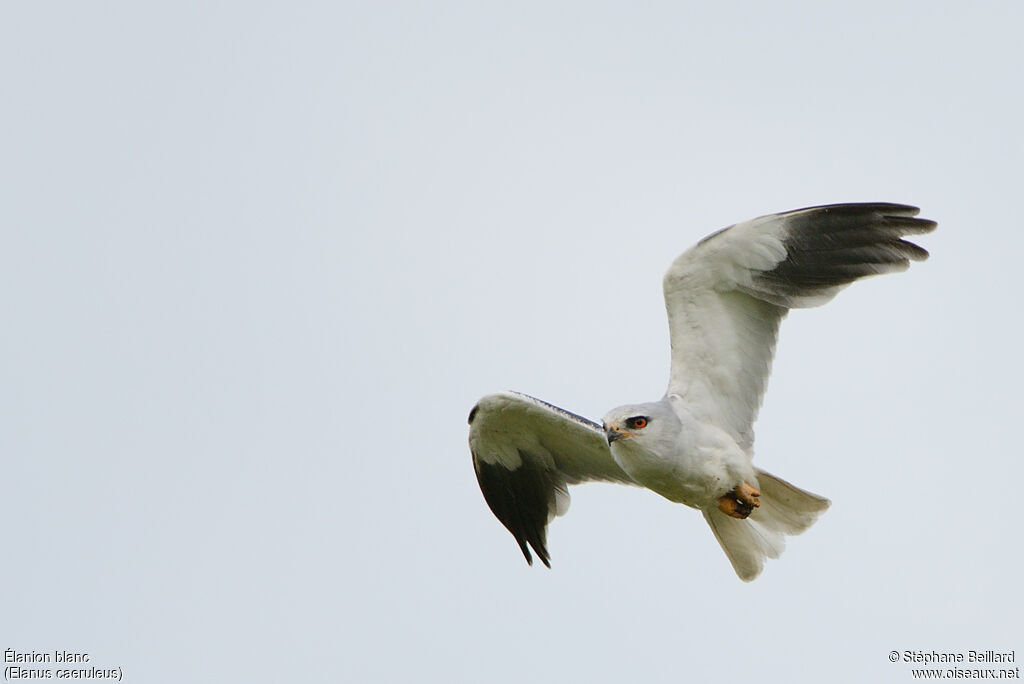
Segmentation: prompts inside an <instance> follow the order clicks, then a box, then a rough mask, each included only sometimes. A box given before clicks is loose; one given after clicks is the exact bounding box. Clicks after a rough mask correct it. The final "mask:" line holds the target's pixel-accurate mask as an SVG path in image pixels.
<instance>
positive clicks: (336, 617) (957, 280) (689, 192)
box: [0, 1, 1024, 682]
mask: <svg viewBox="0 0 1024 684" xmlns="http://www.w3.org/2000/svg"><path fill="white" fill-rule="evenodd" d="M1022 21H1024V9H1022V5H1021V4H1020V3H1018V2H993V3H984V4H977V3H975V4H968V3H911V2H891V1H889V2H869V3H857V4H854V5H849V6H847V7H839V6H837V5H836V4H835V3H811V2H807V3H767V4H766V3H753V2H751V3H739V4H735V5H726V4H718V5H712V4H710V3H700V4H699V5H698V4H695V3H668V2H664V3H646V4H644V5H642V6H639V5H638V4H636V3H615V4H613V3H603V2H602V3H590V2H562V3H547V2H545V3H392V2H358V3H357V2H341V3H337V2H332V3H300V4H295V3H277V4H271V3H264V2H256V3H240V2H213V3H182V2H175V3H132V2H105V3H70V2H57V3H8V4H6V5H5V6H4V7H3V9H2V10H0V76H2V82H3V84H4V88H3V90H4V93H5V97H4V106H3V107H2V108H0V124H2V130H3V133H2V135H0V141H2V142H0V145H2V148H0V231H2V235H0V291H2V292H3V295H2V297H0V316H2V320H3V321H4V332H3V334H2V335H0V450H2V464H3V470H2V478H0V481H2V482H3V493H2V496H0V518H2V519H3V520H4V521H5V522H4V527H3V556H2V558H3V560H2V562H0V592H2V593H0V647H2V648H5V649H6V648H14V649H16V650H18V651H22V652H27V651H32V650H35V651H37V652H45V651H49V652H52V651H54V650H69V651H82V652H89V653H90V654H92V657H93V661H92V662H93V664H95V665H96V666H98V667H110V666H114V667H116V666H120V667H122V668H123V670H124V681H126V682H183V681H190V682H225V681H240V682H241V681H245V682H270V681H309V682H337V681H351V682H398V681H423V682H427V681H445V682H448V681H464V682H475V681H490V682H512V681H523V680H525V679H528V680H530V681H537V682H556V681H557V682H564V681H593V682H615V681H624V680H626V679H627V678H629V679H630V680H632V681H646V682H682V681H706V680H709V679H710V678H711V677H714V676H717V677H729V678H745V677H753V678H755V679H756V680H758V681H765V682H770V681H787V682H819V681H823V680H828V681H835V682H861V681H881V682H890V681H891V682H909V681H912V679H911V674H910V665H907V664H904V663H897V664H892V663H890V662H889V661H888V658H887V654H888V653H889V652H890V651H892V650H897V651H900V652H902V651H904V650H925V651H931V650H937V651H959V652H966V651H967V650H969V649H974V650H987V649H993V650H1010V649H1016V650H1017V653H1018V654H1019V655H1020V656H1021V657H1022V658H1024V639H1022V637H1021V631H1020V620H1019V615H1020V614H1021V611H1022V609H1024V601H1022V596H1021V590H1020V588H1019V587H1020V583H1019V574H1020V566H1021V563H1022V554H1021V532H1020V528H1019V523H1018V512H1017V508H1018V506H1017V505H1016V498H1017V496H1018V489H1019V488H1020V483H1021V481H1022V479H1024V465H1022V461H1021V452H1020V447H1019V446H1018V441H1019V436H1018V435H1019V422H1020V413H1021V408H1022V402H1021V400H1020V395H1019V387H1020V386H1021V382H1022V380H1024V378H1022V375H1024V373H1022V365H1021V361H1020V353H1019V347H1020V344H1021V342H1020V340H1021V336H1022V335H1021V326H1020V321H1019V318H1020V311H1021V303H1020V298H1019V294H1020V286H1019V284H1018V280H1019V278H1018V272H1019V266H1018V261H1019V255H1020V253H1021V250H1022V248H1024V226H1022V225H1021V219H1020V217H1019V211H1018V208H1017V203H1018V200H1019V198H1020V194H1021V190H1022V186H1024V183H1022V169H1024V131H1022V126H1021V121H1024V95H1022V88H1021V85H1020V83H1021V80H1020V74H1019V70H1020V64H1021V58H1022V50H1021V48H1020V42H1019V28H1020V26H1021V25H1022ZM846 201H890V202H903V203H909V204H915V205H918V206H920V207H921V208H922V215H923V216H925V217H927V218H930V219H934V220H937V221H938V222H939V230H938V231H937V232H936V233H934V234H932V235H929V236H924V237H923V238H922V239H921V240H920V242H921V244H922V245H924V246H925V247H926V248H928V249H929V250H930V251H931V252H932V258H931V260H929V261H928V262H925V263H923V264H916V265H915V266H914V267H913V268H912V269H911V270H910V272H908V273H905V274H899V275H894V276H886V277H884V278H878V279H874V280H871V281H869V282H865V283H860V284H858V285H856V286H854V287H853V288H851V289H850V290H849V291H848V292H845V293H843V294H842V295H840V296H839V297H838V298H837V299H836V300H835V301H834V302H832V303H831V304H829V305H828V306H827V307H824V308H822V309H817V310H812V311H800V312H796V313H794V314H792V315H791V316H790V318H789V319H788V320H787V322H786V323H785V324H784V326H783V329H782V335H781V340H780V344H779V353H778V356H777V359H776V363H775V368H774V374H773V378H772V381H771V383H770V385H769V389H768V394H767V396H766V401H765V406H764V409H763V411H762V413H761V417H760V420H759V422H758V424H757V426H756V427H757V437H758V441H757V461H756V462H757V463H758V465H760V466H761V467H764V468H765V469H767V470H769V471H771V472H774V473H777V474H778V475H780V476H782V477H785V478H787V479H790V480H792V481H793V482H794V483H796V484H798V485H801V486H804V487H806V488H808V489H811V490H812V491H815V492H820V493H821V494H823V495H826V496H829V497H830V498H831V499H832V501H833V507H832V509H831V510H830V511H829V512H828V513H827V514H826V515H825V516H824V517H823V518H822V520H821V521H820V522H819V523H818V524H817V525H816V526H815V527H814V528H813V529H812V530H811V531H809V532H808V533H807V534H805V535H803V536H801V537H798V538H795V539H793V540H791V542H790V544H789V549H788V550H787V551H786V553H785V554H784V555H783V557H782V558H781V559H780V560H778V561H774V562H771V563H769V565H768V567H767V568H766V570H765V573H764V574H763V575H762V577H761V578H760V579H758V580H757V581H756V582H754V583H752V584H750V585H746V584H743V583H741V582H740V581H739V580H737V579H736V577H735V575H734V574H733V572H732V570H731V568H730V567H729V564H728V562H727V560H726V559H725V557H724V555H723V554H722V553H721V551H720V550H719V549H718V547H717V544H716V543H715V541H714V539H713V537H712V536H711V534H710V533H709V532H708V530H707V529H706V527H705V524H704V522H703V520H702V519H701V518H700V516H699V515H697V514H696V513H695V512H694V511H691V510H689V509H686V508H684V507H681V506H677V505H673V504H670V503H669V502H667V501H665V500H662V499H660V498H659V497H658V496H657V495H655V494H653V493H651V492H648V491H644V490H640V489H634V488H627V487H617V486H609V485H596V484H591V485H584V486H581V487H577V488H575V489H573V491H572V495H573V503H572V508H571V510H570V512H569V514H568V515H567V516H566V517H564V518H560V519H558V520H556V521H555V522H554V523H553V525H552V526H551V529H550V533H549V548H550V550H551V553H552V563H553V566H554V567H553V569H552V570H550V571H549V570H547V569H544V568H542V567H534V568H529V567H527V566H526V564H525V563H524V562H523V559H522V557H521V555H520V553H519V550H518V548H517V547H516V545H515V542H514V540H513V539H512V537H511V536H510V535H509V534H508V533H507V532H506V531H505V530H504V528H502V527H501V525H500V523H498V521H497V520H496V519H495V518H494V517H493V516H492V515H491V513H490V511H489V510H488V509H487V506H486V504H485V503H484V501H483V497H482V496H481V495H480V492H479V490H478V488H477V484H476V481H475V479H474V475H473V469H472V466H471V464H470V456H469V451H468V448H467V445H466V435H467V426H466V415H467V414H468V412H469V409H470V408H471V407H472V405H473V403H474V402H475V401H476V400H477V399H478V398H479V397H480V396H482V395H483V394H486V393H489V392H492V391H496V390H502V389H516V390H520V391H524V392H527V393H530V394H533V395H535V396H538V397H541V398H543V399H546V400H548V401H551V402H552V403H555V404H557V405H560V406H563V407H565V408H567V409H569V410H572V411H575V412H577V413H580V414H583V415H587V416H590V417H593V418H599V417H600V416H601V415H603V414H604V412H605V411H606V410H608V409H609V408H611V407H613V406H616V405H618V404H622V403H625V402H631V401H644V400H652V399H657V398H658V397H659V396H661V393H662V392H663V391H664V387H665V383H666V381H667V373H668V335H667V325H666V322H665V315H664V309H663V303H662V300H661V293H660V282H661V276H662V274H663V272H664V270H665V269H666V268H667V267H668V265H669V263H670V262H671V261H672V259H674V258H675V257H676V256H677V255H678V254H679V253H680V252H682V251H683V250H684V249H686V248H687V247H689V246H690V245H691V244H692V243H693V242H695V241H696V240H698V239H699V238H701V237H703V236H704V235H706V234H707V233H709V232H711V231H713V230H716V229H718V228H721V227H723V226H725V225H728V224H730V223H734V222H737V221H740V220H744V219H747V218H751V217H754V216H757V215H760V214H765V213H771V212H775V211H782V210H787V209H793V208H797V207H801V206H806V205H811V204H822V203H828V202H846ZM1018 664H1019V663H1018Z"/></svg>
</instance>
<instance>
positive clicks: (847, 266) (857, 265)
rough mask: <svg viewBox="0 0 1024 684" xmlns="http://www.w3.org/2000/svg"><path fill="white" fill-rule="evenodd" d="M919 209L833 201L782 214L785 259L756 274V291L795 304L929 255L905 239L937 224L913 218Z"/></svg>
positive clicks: (901, 267) (898, 269)
mask: <svg viewBox="0 0 1024 684" xmlns="http://www.w3.org/2000/svg"><path fill="white" fill-rule="evenodd" d="M918 211H919V210H918V209H917V207H911V206H906V205H902V204H835V205H830V206H823V207H811V208H810V209H801V210H798V211H796V212H790V213H789V215H784V217H783V218H784V220H785V221H786V233H787V235H786V238H785V246H786V258H785V259H784V260H783V261H782V262H780V263H779V264H778V265H777V266H776V267H775V268H773V269H772V270H770V271H765V272H763V273H761V274H759V275H757V276H756V277H755V279H754V283H755V288H756V290H757V294H758V295H761V297H762V298H765V299H768V300H769V301H772V302H773V303H776V304H782V305H783V306H792V305H793V304H794V303H795V301H794V300H798V299H800V298H806V297H810V298H813V297H815V296H817V295H820V294H824V293H826V292H828V291H829V290H833V289H834V288H841V287H843V286H844V285H848V284H850V283H852V282H853V281H855V280H857V279H859V278H863V277H865V276H870V275H876V274H879V273H888V272H890V271H900V270H904V269H905V268H907V266H909V263H910V261H923V260H924V259H927V258H928V252H927V251H925V250H924V249H922V248H921V247H918V246H917V245H915V244H914V243H912V242H908V241H906V240H903V239H902V238H903V236H905V235H916V234H921V233H928V232H931V231H932V230H934V229H935V226H936V223H935V222H934V221H929V220H926V219H919V218H914V217H915V216H916V215H917V213H918ZM751 294H753V293H751ZM765 295H768V296H767V297H766V296H765Z"/></svg>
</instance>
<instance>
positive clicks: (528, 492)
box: [469, 392, 633, 568]
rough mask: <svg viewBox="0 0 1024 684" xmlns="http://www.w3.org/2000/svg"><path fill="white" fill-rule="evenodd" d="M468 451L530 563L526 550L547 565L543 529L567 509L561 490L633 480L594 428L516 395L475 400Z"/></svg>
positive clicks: (499, 514)
mask: <svg viewBox="0 0 1024 684" xmlns="http://www.w3.org/2000/svg"><path fill="white" fill-rule="evenodd" d="M469 449H470V451H471V452H472V453H473V467H474V469H475V470H476V479H477V481H478V482H479V483H480V490H481V491H482V492H483V494H484V499H485V500H486V501H487V505H488V506H490V508H491V511H492V512H493V513H494V515H495V516H497V518H498V520H500V521H501V523H502V524H503V525H504V526H505V527H506V528H508V531H509V532H511V533H512V536H513V537H515V538H516V541H517V542H518V543H519V548H520V549H522V551H523V555H524V556H525V557H526V562H527V563H529V564H530V565H533V557H532V556H531V555H530V549H529V548H528V546H527V545H529V546H530V547H533V550H534V552H536V554H537V556H538V557H539V558H540V560H541V562H543V563H544V565H546V566H548V567H549V568H550V567H551V562H550V555H549V554H548V550H547V547H546V546H545V543H546V536H547V525H548V523H549V522H550V521H551V520H552V519H553V518H554V517H555V516H556V515H563V514H564V513H565V512H566V511H567V510H568V509H569V491H568V489H567V485H570V484H576V483H578V482H584V481H586V480H609V481H613V482H625V483H630V484H632V482H633V481H632V480H631V479H630V478H629V476H628V475H626V473H624V472H623V471H622V469H621V468H619V466H618V465H616V464H615V461H613V460H612V455H611V451H610V450H609V448H608V441H607V438H606V437H605V433H604V430H602V429H601V426H600V425H598V424H597V423H595V422H593V421H590V420H587V419H586V418H583V417H581V416H577V415H576V414H574V413H569V412H568V411H564V410H562V409H560V408H558V407H557V406H552V405H551V404H548V403H545V402H543V401H540V400H539V399H534V398H533V397H530V396H527V395H525V394H519V393H516V392H501V393H498V394H491V395H488V396H486V397H484V398H483V399H481V400H480V401H479V402H477V404H476V406H474V407H473V410H472V411H471V412H470V414H469Z"/></svg>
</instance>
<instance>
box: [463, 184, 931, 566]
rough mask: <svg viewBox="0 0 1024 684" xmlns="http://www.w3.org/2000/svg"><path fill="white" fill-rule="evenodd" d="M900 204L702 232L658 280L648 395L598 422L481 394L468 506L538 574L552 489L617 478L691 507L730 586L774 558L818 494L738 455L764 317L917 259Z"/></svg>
mask: <svg viewBox="0 0 1024 684" xmlns="http://www.w3.org/2000/svg"><path fill="white" fill-rule="evenodd" d="M918 211H919V210H918V209H917V208H916V207H911V206H906V205H902V204H886V203H872V204H833V205H828V206H820V207H809V208H806V209H797V210H795V211H789V212H785V213H781V214H773V215H770V216H762V217H761V218H756V219H753V220H751V221H746V222H744V223H738V224H736V225H733V226H730V227H728V228H725V229H723V230H720V231H718V232H716V233H713V234H711V235H709V236H708V237H706V238H704V239H703V240H701V241H700V242H698V243H697V244H696V245H695V246H694V247H692V248H691V249H689V250H688V251H687V252H685V253H684V254H683V255H682V256H680V257H679V258H677V259H676V260H675V261H674V262H673V263H672V265H671V267H670V268H669V269H668V272H667V273H666V274H665V278H664V281H663V285H664V293H665V307H666V309H667V310H668V322H669V333H670V337H671V344H672V361H671V372H670V374H669V381H668V390H667V391H666V392H665V396H663V397H662V398H661V399H660V400H658V401H654V402H649V403H644V404H630V405H626V406H620V407H618V408H615V409H612V410H611V411H609V412H608V413H607V415H605V417H604V419H603V421H602V422H601V423H600V424H598V423H595V422H593V421H591V420H588V419H587V418H583V417H581V416H578V415H576V414H574V413H570V412H569V411H566V410H564V409H561V408H558V407H557V406H553V405H551V404H548V403H546V402H544V401H541V400H539V399H535V398H533V397H530V396H527V395H525V394H520V393H517V392H499V393H497V394H491V395H488V396H485V397H483V398H482V399H481V400H480V401H479V402H477V404H476V405H475V406H474V407H473V409H472V411H471V412H470V414H469V424H470V430H469V446H470V451H471V452H472V455H473V466H474V469H475V471H476V476H477V481H478V482H479V484H480V489H481V491H482V492H483V495H484V499H485V500H486V501H487V504H488V506H489V507H490V509H491V511H492V512H493V513H494V515H495V516H496V517H497V518H498V520H500V521H501V523H502V524H503V525H504V526H505V527H506V528H508V531H509V532H511V533H512V536H513V537H515V539H516V542H518V544H519V548H520V549H521V550H522V552H523V555H524V556H525V557H526V562H527V563H529V564H530V565H532V564H533V558H532V556H531V555H530V549H531V548H532V549H533V551H534V553H536V554H537V556H538V557H539V558H540V560H541V562H543V563H544V565H546V566H547V567H549V568H550V567H551V562H550V554H549V553H548V550H547V546H546V536H547V525H548V523H549V522H551V520H552V519H554V517H555V516H559V515H562V514H564V513H565V512H566V511H567V510H568V507H569V492H568V485H571V484H577V483H580V482H587V481H594V480H598V481H607V482H619V483H624V484H630V485H639V486H641V487H646V488H647V489H651V490H653V491H655V492H657V493H658V494H660V495H662V496H663V497H665V498H666V499H668V500H670V501H673V502H676V503H681V504H684V505H686V506H689V507H691V508H696V509H698V510H699V511H701V513H702V514H703V515H704V519H705V520H707V522H708V525H709V526H710V527H711V531H712V532H713V533H714V535H715V538H716V539H717V540H718V543H719V544H720V545H721V547H722V550H723V551H725V555H726V556H727V557H728V559H729V561H730V563H731V564H732V567H733V569H734V570H735V571H736V574H737V575H738V576H739V577H740V579H742V580H744V581H747V582H749V581H751V580H753V579H754V578H756V577H757V576H758V575H759V574H760V573H761V570H762V568H763V567H764V562H765V559H766V558H778V557H779V554H780V553H782V550H783V548H784V546H785V535H796V534H800V533H801V532H803V531H804V530H806V529H807V528H809V527H810V526H811V525H812V524H813V523H814V521H815V520H817V518H818V516H819V515H821V513H822V512H824V511H825V509H827V508H828V507H829V504H830V502H829V500H828V499H826V498H824V497H821V496H818V495H817V494H812V493H811V492H808V491H805V490H803V489H800V488H799V487H796V486H794V485H792V484H790V483H789V482H786V481H785V480H783V479H781V478H778V477H775V476H774V475H771V474H769V473H767V472H765V471H764V470H761V469H760V468H757V467H755V466H754V465H753V463H752V458H753V455H754V430H753V424H754V420H755V418H756V417H757V411H758V409H759V408H760V405H761V398H762V396H763V395H764V391H765V386H766V384H767V381H768V375H769V372H770V367H771V362H772V355H773V353H774V351H775V341H776V338H777V335H778V330H779V324H780V323H781V322H782V319H783V318H784V317H785V315H786V313H787V312H788V311H789V309H794V308H805V307H813V306H819V305H821V304H824V303H826V302H827V301H829V300H830V299H832V298H833V297H834V296H835V295H836V293H838V292H839V291H840V290H841V289H843V288H844V287H846V286H847V285H849V284H850V283H852V282H853V281H855V280H859V279H861V278H864V277H867V276H872V275H878V274H881V273H890V272H893V271H903V270H906V269H907V268H908V267H909V265H910V261H922V260H924V259H926V258H927V257H928V252H926V251H925V250H924V249H922V248H921V247H919V246H917V245H916V244H913V243H912V242H909V241H907V240H904V239H903V237H904V236H907V235H917V234H923V233H928V232H931V231H932V230H934V229H935V226H936V223H935V222H934V221H928V220H925V219H920V218H915V217H916V216H917V214H918Z"/></svg>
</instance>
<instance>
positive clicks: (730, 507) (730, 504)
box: [718, 482, 761, 520]
mask: <svg viewBox="0 0 1024 684" xmlns="http://www.w3.org/2000/svg"><path fill="white" fill-rule="evenodd" d="M759 496H761V492H759V491H757V490H756V489H754V488H753V487H751V486H750V485H748V484H747V483H746V482H741V483H740V484H738V485H736V489H734V490H732V491H731V492H729V493H728V494H726V495H725V496H723V497H721V498H720V499H719V500H718V510H720V511H722V512H723V513H725V514H726V515H728V516H729V517H732V518H736V519H738V520H744V519H746V518H748V517H749V516H750V514H751V513H753V512H754V509H755V508H758V507H760V506H761V501H760V500H759V499H758V497H759Z"/></svg>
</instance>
